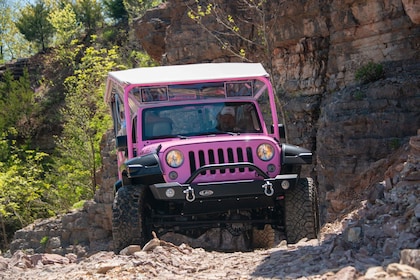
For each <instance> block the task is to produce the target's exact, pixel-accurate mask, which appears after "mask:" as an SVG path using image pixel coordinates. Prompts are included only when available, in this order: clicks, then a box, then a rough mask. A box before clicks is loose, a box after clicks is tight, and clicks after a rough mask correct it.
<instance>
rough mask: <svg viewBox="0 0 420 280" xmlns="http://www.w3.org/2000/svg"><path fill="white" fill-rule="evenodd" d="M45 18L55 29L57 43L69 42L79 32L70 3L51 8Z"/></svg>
mask: <svg viewBox="0 0 420 280" xmlns="http://www.w3.org/2000/svg"><path fill="white" fill-rule="evenodd" d="M47 19H48V21H49V22H50V24H51V25H52V26H53V27H54V29H55V30H56V41H57V43H58V44H67V43H70V41H71V40H73V39H75V38H76V36H77V35H78V34H80V31H81V30H80V25H79V24H78V22H77V19H76V13H75V12H74V9H73V6H72V5H71V4H70V3H67V4H64V6H63V7H62V8H61V9H53V10H52V11H51V12H50V14H49V15H48V18H47Z"/></svg>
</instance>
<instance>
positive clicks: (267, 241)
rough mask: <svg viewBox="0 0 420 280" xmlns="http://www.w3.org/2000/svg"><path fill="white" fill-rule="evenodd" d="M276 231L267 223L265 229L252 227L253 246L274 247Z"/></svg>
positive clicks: (254, 247)
mask: <svg viewBox="0 0 420 280" xmlns="http://www.w3.org/2000/svg"><path fill="white" fill-rule="evenodd" d="M275 237H276V233H275V231H274V229H273V228H272V227H271V226H270V225H265V226H264V228H263V229H258V228H257V227H253V228H252V248H253V249H256V248H264V249H268V248H273V247H274V242H275Z"/></svg>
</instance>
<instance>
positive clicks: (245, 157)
mask: <svg viewBox="0 0 420 280" xmlns="http://www.w3.org/2000/svg"><path fill="white" fill-rule="evenodd" d="M188 158H189V162H190V171H191V173H193V172H194V171H196V170H197V169H198V168H199V167H201V166H203V165H207V164H217V163H219V164H223V163H235V162H251V163H253V162H254V159H253V155H252V149H251V148H250V147H247V148H246V149H243V148H242V147H237V148H226V149H222V148H219V149H208V150H199V151H190V152H189V153H188ZM246 169H247V171H250V169H249V168H246ZM208 172H209V174H212V175H214V174H218V173H220V174H226V172H229V173H235V172H245V168H229V169H220V170H209V171H203V172H201V173H200V174H201V175H205V174H206V173H208Z"/></svg>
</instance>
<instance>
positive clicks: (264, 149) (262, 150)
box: [257, 144, 274, 161]
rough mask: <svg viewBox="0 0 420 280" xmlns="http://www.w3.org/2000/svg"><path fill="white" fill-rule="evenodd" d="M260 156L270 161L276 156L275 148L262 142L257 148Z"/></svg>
mask: <svg viewBox="0 0 420 280" xmlns="http://www.w3.org/2000/svg"><path fill="white" fill-rule="evenodd" d="M257 155H258V158H259V159H261V160H263V161H268V160H270V159H272V158H273V156H274V148H273V146H271V145H270V144H261V145H259V146H258V149H257Z"/></svg>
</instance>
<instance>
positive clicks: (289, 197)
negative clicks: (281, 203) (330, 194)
mask: <svg viewBox="0 0 420 280" xmlns="http://www.w3.org/2000/svg"><path fill="white" fill-rule="evenodd" d="M284 219H285V228H286V232H285V233H286V239H287V242H288V243H296V242H298V241H299V240H301V239H302V238H305V237H306V238H308V239H314V238H318V233H319V228H320V225H319V210H318V194H317V190H316V187H315V184H314V182H313V180H312V179H311V178H301V179H299V181H298V184H297V185H296V186H295V187H294V188H291V189H289V190H287V192H286V194H285V217H284Z"/></svg>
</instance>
